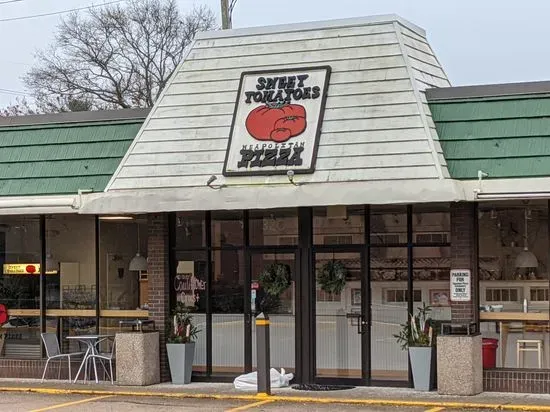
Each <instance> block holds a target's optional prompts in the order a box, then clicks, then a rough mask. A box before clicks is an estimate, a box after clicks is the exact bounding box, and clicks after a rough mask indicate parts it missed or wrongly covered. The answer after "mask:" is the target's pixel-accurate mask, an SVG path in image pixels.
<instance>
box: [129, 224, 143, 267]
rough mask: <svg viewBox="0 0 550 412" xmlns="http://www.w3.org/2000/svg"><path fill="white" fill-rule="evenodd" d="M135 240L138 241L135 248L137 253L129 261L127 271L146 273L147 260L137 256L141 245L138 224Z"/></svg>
mask: <svg viewBox="0 0 550 412" xmlns="http://www.w3.org/2000/svg"><path fill="white" fill-rule="evenodd" d="M137 229H138V230H137V239H138V247H137V253H136V255H135V256H134V257H133V258H132V260H131V261H130V265H129V266H128V270H131V271H134V272H146V271H147V259H146V258H145V257H143V256H141V255H140V254H139V249H140V246H141V243H140V242H139V224H138V225H137Z"/></svg>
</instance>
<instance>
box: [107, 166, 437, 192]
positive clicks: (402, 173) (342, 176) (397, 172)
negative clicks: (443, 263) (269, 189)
mask: <svg viewBox="0 0 550 412" xmlns="http://www.w3.org/2000/svg"><path fill="white" fill-rule="evenodd" d="M201 170H203V171H204V174H202V175H189V176H187V175H185V176H184V175H180V176H155V177H151V176H147V177H143V178H139V181H140V188H142V189H152V188H159V187H164V188H172V187H185V186H205V185H206V181H207V180H208V178H209V177H210V176H211V175H212V174H214V173H212V172H211V173H208V171H210V170H211V169H206V168H204V169H201ZM217 173H219V172H217ZM437 177H438V176H437V171H436V170H435V167H434V166H411V167H403V166H400V167H388V168H381V169H377V168H373V169H349V170H332V171H316V172H315V181H318V182H341V181H354V180H359V181H362V180H372V181H378V180H388V181H391V180H403V179H408V180H414V179H437ZM298 179H300V181H312V179H311V177H308V176H299V177H298V178H296V180H298ZM273 180H275V179H273ZM278 180H279V181H280V182H283V183H284V181H285V180H286V182H288V179H287V178H286V176H281V177H280V178H279V179H278ZM231 181H232V182H234V184H243V185H246V184H254V183H255V182H256V179H252V178H232V179H231ZM134 188H135V178H134V177H130V178H124V177H119V178H117V179H116V181H115V182H114V184H113V187H112V190H127V189H134ZM222 190H224V189H222Z"/></svg>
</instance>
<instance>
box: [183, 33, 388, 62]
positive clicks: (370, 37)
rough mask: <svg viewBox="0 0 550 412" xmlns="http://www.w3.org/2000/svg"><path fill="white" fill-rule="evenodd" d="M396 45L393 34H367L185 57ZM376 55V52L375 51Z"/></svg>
mask: <svg viewBox="0 0 550 412" xmlns="http://www.w3.org/2000/svg"><path fill="white" fill-rule="evenodd" d="M388 44H397V36H396V34H395V33H381V34H367V35H358V36H353V37H349V38H344V39H342V38H340V37H333V38H326V39H311V40H303V41H300V42H289V41H284V40H282V41H281V40H280V41H277V42H270V43H269V46H268V47H266V45H265V44H242V45H235V46H228V47H209V48H204V49H194V50H193V51H191V53H189V56H188V57H187V58H188V59H189V60H202V59H222V58H226V57H248V56H251V55H254V56H261V55H269V54H273V53H278V54H281V55H285V56H286V55H288V54H289V53H296V52H302V51H304V50H310V51H314V50H337V49H340V48H341V47H346V48H347V47H361V48H366V49H367V50H368V48H369V47H373V48H378V47H379V46H380V45H388ZM375 53H376V51H375Z"/></svg>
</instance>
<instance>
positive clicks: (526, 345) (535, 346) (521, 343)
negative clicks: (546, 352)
mask: <svg viewBox="0 0 550 412" xmlns="http://www.w3.org/2000/svg"><path fill="white" fill-rule="evenodd" d="M516 347H517V348H516V365H517V367H518V368H522V367H523V353H524V352H537V359H538V365H539V369H542V355H543V347H544V341H543V340H542V339H518V340H517V342H516Z"/></svg>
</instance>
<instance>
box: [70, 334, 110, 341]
mask: <svg viewBox="0 0 550 412" xmlns="http://www.w3.org/2000/svg"><path fill="white" fill-rule="evenodd" d="M112 337H113V335H74V336H67V339H78V340H93V339H104V338H112Z"/></svg>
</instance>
